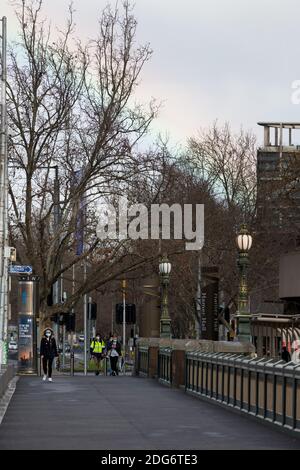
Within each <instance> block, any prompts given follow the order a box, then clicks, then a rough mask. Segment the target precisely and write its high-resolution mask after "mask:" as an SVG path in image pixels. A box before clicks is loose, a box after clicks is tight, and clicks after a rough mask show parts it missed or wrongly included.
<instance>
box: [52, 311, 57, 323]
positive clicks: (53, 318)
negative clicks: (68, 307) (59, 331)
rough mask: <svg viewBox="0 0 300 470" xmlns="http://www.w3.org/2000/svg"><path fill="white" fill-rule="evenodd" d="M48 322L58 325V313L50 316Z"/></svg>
mask: <svg viewBox="0 0 300 470" xmlns="http://www.w3.org/2000/svg"><path fill="white" fill-rule="evenodd" d="M50 320H51V321H53V322H54V323H58V321H59V315H58V313H54V315H51V317H50Z"/></svg>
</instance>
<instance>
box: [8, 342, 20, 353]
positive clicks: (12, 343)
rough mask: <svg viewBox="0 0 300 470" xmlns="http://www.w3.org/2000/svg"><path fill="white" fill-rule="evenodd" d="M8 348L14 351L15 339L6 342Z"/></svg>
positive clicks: (15, 346) (16, 345) (15, 348)
mask: <svg viewBox="0 0 300 470" xmlns="http://www.w3.org/2000/svg"><path fill="white" fill-rule="evenodd" d="M8 349H9V350H10V351H16V350H17V349H18V344H17V343H16V341H10V342H9V343H8Z"/></svg>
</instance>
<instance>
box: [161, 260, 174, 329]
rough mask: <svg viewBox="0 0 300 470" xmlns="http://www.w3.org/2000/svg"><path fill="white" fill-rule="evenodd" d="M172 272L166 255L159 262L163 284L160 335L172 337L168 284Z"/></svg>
mask: <svg viewBox="0 0 300 470" xmlns="http://www.w3.org/2000/svg"><path fill="white" fill-rule="evenodd" d="M170 272H171V263H170V261H169V260H168V258H167V255H164V256H163V258H162V259H161V260H160V262H159V274H160V280H161V285H162V299H161V316H160V337H161V338H171V318H170V315H169V309H168V284H169V278H170Z"/></svg>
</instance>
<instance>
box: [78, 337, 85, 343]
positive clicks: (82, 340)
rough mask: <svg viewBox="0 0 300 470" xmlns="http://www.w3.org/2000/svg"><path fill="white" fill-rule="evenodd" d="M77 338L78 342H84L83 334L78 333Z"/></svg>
mask: <svg viewBox="0 0 300 470" xmlns="http://www.w3.org/2000/svg"><path fill="white" fill-rule="evenodd" d="M78 339H79V341H80V343H84V335H79V336H78Z"/></svg>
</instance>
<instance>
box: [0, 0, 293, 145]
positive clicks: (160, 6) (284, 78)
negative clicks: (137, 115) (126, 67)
mask: <svg viewBox="0 0 300 470" xmlns="http://www.w3.org/2000/svg"><path fill="white" fill-rule="evenodd" d="M112 3H113V4H114V3H115V2H112ZM68 4H69V0H44V12H45V15H46V16H47V17H48V18H49V19H51V22H52V24H53V25H59V26H61V25H62V22H63V20H64V18H65V17H66V14H67V8H68ZM73 4H74V7H75V9H76V14H75V22H76V25H77V35H78V36H79V37H80V38H81V39H83V40H85V39H86V38H91V37H93V36H95V35H96V34H97V29H98V22H97V17H99V16H100V12H101V10H102V8H103V7H104V6H105V5H106V4H107V0H74V1H73ZM134 11H135V15H136V18H137V20H138V31H137V39H138V41H139V42H140V43H145V42H149V43H150V46H151V48H152V49H153V56H152V58H151V60H150V62H148V63H147V64H146V66H145V68H144V70H143V73H142V76H141V83H140V86H139V88H138V90H137V92H136V96H137V98H138V100H139V101H141V102H145V103H147V102H148V101H149V100H150V99H151V97H155V98H156V99H157V100H159V101H162V102H163V107H162V109H161V111H160V115H159V118H158V119H157V120H156V121H155V123H154V124H153V125H152V132H153V134H157V133H159V132H160V133H161V134H163V135H169V136H170V139H171V141H172V142H174V143H178V144H181V145H184V144H185V142H186V140H187V138H188V137H191V136H195V135H197V132H198V130H199V129H201V128H207V127H209V126H210V125H211V124H212V123H213V122H214V121H215V120H218V121H219V122H220V123H224V122H225V121H228V122H229V123H230V124H231V126H232V128H233V129H234V130H236V131H237V130H239V128H240V127H241V126H242V127H243V128H244V129H246V130H251V131H253V132H254V133H255V134H256V135H257V136H258V142H259V143H261V142H262V140H263V129H262V128H260V127H258V126H257V122H258V121H268V120H269V121H300V104H293V103H292V99H291V97H292V92H293V90H292V83H293V82H294V81H295V80H300V57H299V55H300V54H299V45H300V29H299V18H300V2H299V0H243V1H241V0H184V1H182V0H181V1H179V0H135V8H134ZM4 15H5V16H7V19H8V31H9V39H13V38H14V36H15V34H16V21H15V19H14V17H13V9H12V7H11V5H10V3H9V1H8V0H0V16H4Z"/></svg>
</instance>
